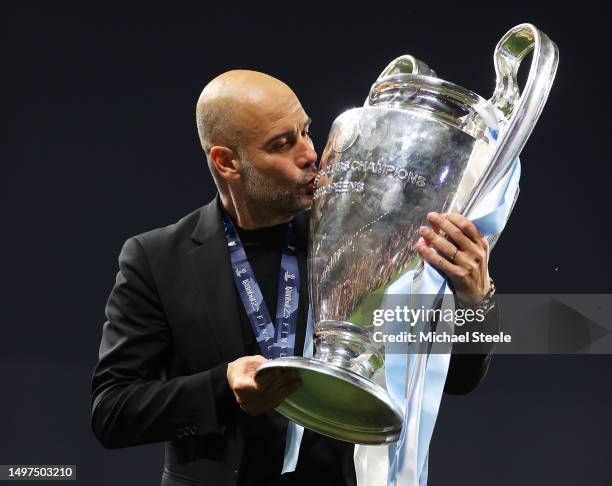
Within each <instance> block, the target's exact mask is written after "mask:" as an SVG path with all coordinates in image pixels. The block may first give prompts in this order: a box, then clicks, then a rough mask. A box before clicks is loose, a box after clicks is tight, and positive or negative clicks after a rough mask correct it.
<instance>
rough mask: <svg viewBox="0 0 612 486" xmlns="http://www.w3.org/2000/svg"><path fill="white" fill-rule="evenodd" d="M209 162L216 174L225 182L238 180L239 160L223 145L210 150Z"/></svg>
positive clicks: (234, 153) (232, 151)
mask: <svg viewBox="0 0 612 486" xmlns="http://www.w3.org/2000/svg"><path fill="white" fill-rule="evenodd" d="M209 157H210V161H211V163H212V165H213V167H214V168H215V170H216V171H217V173H218V174H219V175H220V176H221V177H223V178H224V179H225V180H227V181H230V182H231V181H236V180H238V179H240V158H239V157H238V154H236V152H235V151H234V150H232V149H231V148H229V147H224V146H223V145H215V146H214V147H213V148H211V149H210V155H209Z"/></svg>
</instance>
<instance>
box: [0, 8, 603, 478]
mask: <svg viewBox="0 0 612 486" xmlns="http://www.w3.org/2000/svg"><path fill="white" fill-rule="evenodd" d="M225 3H227V5H228V7H227V8H220V7H215V8H213V7H210V6H201V7H200V8H199V9H193V8H187V7H186V6H185V5H186V4H184V3H176V4H174V6H172V7H171V6H170V4H167V6H166V7H165V8H160V9H153V8H151V7H150V6H147V8H146V9H145V8H144V7H142V6H141V7H140V8H136V7H134V8H132V9H129V10H127V9H126V7H122V8H121V9H110V8H104V9H103V8H98V9H96V8H92V7H81V8H78V9H68V8H64V9H62V10H58V9H57V7H46V8H42V7H36V6H32V4H29V6H24V7H21V8H17V7H12V8H6V7H5V9H4V12H3V14H2V29H1V36H2V37H1V39H0V40H1V44H2V47H1V48H2V52H3V54H2V79H3V90H2V108H3V109H2V112H3V117H2V118H3V122H4V123H5V124H6V127H5V129H4V130H3V134H4V135H5V137H3V138H5V143H3V148H2V154H3V156H2V169H3V176H2V205H1V207H2V238H1V241H2V243H1V244H2V254H3V256H4V263H3V268H4V271H3V278H2V279H1V281H2V294H1V295H2V296H3V300H4V302H3V305H2V321H1V324H2V327H1V329H2V337H1V338H0V378H1V382H0V383H1V384H2V391H1V392H0V396H1V397H2V400H0V463H1V464H11V463H20V464H23V463H25V464H51V463H63V464H77V471H78V472H77V474H78V478H79V481H78V482H79V484H84V485H85V484H86V485H91V486H95V485H106V484H113V485H134V484H138V485H141V484H159V481H160V474H161V468H162V460H163V448H162V446H161V445H159V444H156V445H152V446H145V447H137V448H131V449H125V450H117V451H107V450H105V449H103V448H102V447H101V446H100V445H99V444H98V443H97V442H96V440H95V438H94V437H93V434H92V432H91V430H90V426H89V415H88V414H89V380H90V377H91V371H92V368H93V366H94V364H95V361H96V357H97V350H98V345H99V339H100V332H101V326H102V323H103V321H104V314H103V311H104V305H105V303H106V299H107V297H108V294H109V292H110V290H111V287H112V285H113V283H114V279H115V274H116V272H117V256H118V254H119V250H120V248H121V246H122V244H123V242H124V241H125V240H126V239H127V238H128V237H129V236H132V235H135V234H138V233H141V232H143V231H146V230H149V229H152V228H155V227H159V226H163V225H166V224H170V223H172V222H174V221H176V220H177V219H179V218H180V217H181V216H182V215H184V214H186V213H188V212H190V211H191V210H193V209H195V208H197V207H199V206H201V205H203V204H204V203H206V202H208V201H209V200H210V199H211V198H212V196H213V194H214V189H213V185H212V182H211V178H210V176H209V174H208V171H207V169H206V166H205V162H204V156H203V154H202V152H201V149H200V146H199V143H198V139H197V131H196V127H195V121H194V118H195V115H194V108H195V102H196V100H197V97H198V95H199V93H200V91H201V89H202V87H203V86H204V84H206V83H207V82H208V81H209V80H210V79H211V78H212V77H214V76H215V75H217V74H219V73H221V72H223V71H225V70H228V69H231V68H249V69H255V70H260V71H264V72H266V73H269V74H271V75H274V76H276V77H278V78H280V79H282V80H284V81H285V82H287V83H288V84H289V85H290V86H291V87H292V88H293V89H294V90H295V92H296V93H297V95H298V96H299V97H300V99H301V101H302V104H303V106H304V107H305V109H306V110H307V112H308V114H309V115H310V116H311V117H312V118H313V120H314V123H313V127H312V131H313V134H314V136H313V138H314V140H315V144H316V147H317V149H318V151H319V153H320V151H321V149H322V146H323V144H324V142H325V138H326V136H327V131H328V129H329V127H330V125H331V122H332V121H333V119H334V118H335V117H336V116H337V115H338V114H339V113H341V112H342V111H344V110H345V109H347V108H349V107H353V106H357V105H360V104H361V103H362V102H363V100H364V98H365V96H366V95H367V92H368V89H369V87H370V85H371V84H372V82H373V81H374V80H375V78H376V77H377V76H378V74H379V72H380V71H381V69H382V68H383V67H384V66H385V65H386V64H387V63H388V62H389V61H390V60H391V59H393V58H394V57H396V56H398V55H400V54H406V53H410V54H413V55H415V56H416V57H418V58H420V59H422V60H424V61H425V62H427V63H428V64H429V65H430V66H431V67H432V68H434V69H435V70H436V71H437V73H438V75H439V76H440V77H442V78H445V79H448V80H451V81H454V82H456V83H457V84H460V85H462V86H465V87H468V88H470V89H472V90H474V91H476V92H477V93H479V94H481V95H482V96H484V97H489V96H490V94H491V93H492V89H493V82H494V72H493V65H492V57H491V56H492V52H493V48H494V46H495V44H496V43H497V41H498V40H499V38H500V37H501V36H502V35H503V34H504V33H505V32H506V31H507V30H508V29H509V28H510V27H512V26H513V25H516V24H519V23H522V22H525V21H529V22H532V23H534V24H535V25H537V26H538V27H539V28H540V29H542V30H543V31H544V32H546V33H547V34H548V35H549V36H550V37H551V38H552V39H553V40H554V41H556V42H557V44H558V46H559V49H560V53H561V55H560V65H559V71H558V74H557V78H556V81H555V85H554V87H553V89H552V92H551V95H550V98H549V100H548V104H547V106H546V108H545V110H544V112H543V114H542V116H541V118H540V121H539V124H538V126H537V127H536V129H535V130H534V132H533V134H532V137H531V139H530V140H529V142H528V143H527V145H526V147H525V149H524V151H523V153H522V155H521V158H522V161H523V176H522V179H521V195H520V197H519V199H518V203H517V206H516V208H515V210H514V213H513V216H512V218H511V219H510V222H509V224H508V226H507V227H506V230H505V233H504V235H503V237H502V238H501V240H500V242H499V243H498V245H497V247H496V248H495V251H494V252H493V256H492V262H491V272H492V275H493V276H494V277H495V279H496V282H497V285H498V288H499V289H500V291H504V292H557V293H577V292H580V293H583V292H584V293H586V292H594V293H609V292H610V291H611V290H612V289H611V287H612V281H611V278H610V270H611V265H610V263H609V259H610V256H611V249H610V244H609V241H610V240H609V239H608V237H607V235H609V230H608V226H609V225H610V218H609V211H608V209H609V196H610V194H609V187H610V175H611V168H610V161H609V156H608V151H607V150H605V147H607V144H608V143H609V127H610V124H609V119H608V117H609V107H608V103H609V101H608V98H609V97H608V96H607V93H608V92H609V89H608V86H607V80H608V79H609V78H607V77H606V76H605V73H604V72H602V70H605V66H606V64H607V63H608V60H609V47H608V43H607V42H604V40H605V36H606V35H607V34H608V32H609V24H608V22H607V20H606V19H605V18H603V17H602V16H601V15H599V14H597V13H595V12H589V11H587V10H580V11H572V10H559V9H558V8H556V7H555V8H554V11H553V10H550V11H549V10H539V9H526V8H525V9H515V10H506V9H484V8H478V9H472V8H454V9H443V7H442V5H438V4H431V3H430V4H429V5H428V8H426V9H422V10H414V9H406V8H401V7H399V6H394V5H392V4H390V3H388V2H387V3H385V2H378V3H371V4H370V5H369V8H368V10H364V11H362V12H357V11H356V10H353V9H352V8H351V9H348V8H347V10H342V9H341V8H340V7H334V6H333V5H332V3H331V2H328V4H327V6H326V7H324V8H319V7H316V6H314V5H309V4H306V3H295V4H294V3H291V4H288V3H285V4H284V5H280V6H279V7H277V8H272V7H265V6H263V5H262V6H259V7H256V8H255V7H252V8H250V9H243V8H238V7H236V6H233V4H232V3H231V2H225ZM334 9H335V10H334ZM611 364H612V359H611V358H610V357H608V356H599V357H597V356H583V357H578V356H560V357H552V356H531V357H526V356H517V357H509V356H498V357H496V358H495V360H494V362H493V365H492V367H491V370H490V373H489V376H488V378H487V380H486V381H485V382H484V383H483V384H482V385H481V386H480V388H479V389H478V390H476V391H475V392H474V393H472V394H471V395H468V396H464V397H450V396H447V397H445V398H444V399H443V403H442V407H441V412H440V416H439V419H438V424H437V428H436V431H435V433H434V438H433V442H432V446H431V451H430V486H436V485H447V484H461V485H462V484H470V485H489V484H496V485H516V484H522V485H536V484H537V485H539V484H556V485H559V486H561V485H576V484H588V485H591V486H596V485H609V484H611V483H612V472H611V466H610V459H611V452H612V447H611V446H610V434H611V432H612V427H611V426H612V420H611V419H610V409H611V408H612V391H611V390H612V387H610V365H611Z"/></svg>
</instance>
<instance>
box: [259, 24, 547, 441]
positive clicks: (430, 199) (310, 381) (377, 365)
mask: <svg viewBox="0 0 612 486" xmlns="http://www.w3.org/2000/svg"><path fill="white" fill-rule="evenodd" d="M531 51H533V57H532V61H531V68H530V72H529V77H528V79H527V83H526V86H525V89H524V91H523V93H522V95H521V94H520V93H519V87H518V82H517V71H518V68H519V65H520V64H521V60H522V59H523V58H524V57H525V56H526V55H527V54H529V53H530V52H531ZM494 62H495V72H496V75H497V84H496V88H495V92H494V94H493V97H492V98H491V99H490V100H485V99H484V98H481V97H480V96H478V95H477V94H475V93H473V92H471V91H469V90H467V89H465V88H462V87H460V86H457V85H455V84H453V83H449V82H448V81H444V80H442V79H439V78H437V77H436V75H435V73H434V72H433V71H432V70H431V69H429V67H428V66H427V65H425V64H424V63H422V62H420V61H418V60H416V59H415V58H413V57H411V56H401V57H399V58H397V59H395V60H394V61H392V62H391V63H390V64H389V65H388V66H387V67H386V68H385V69H384V70H383V72H382V74H381V75H380V76H379V78H378V79H377V80H376V82H375V83H374V85H373V86H372V88H371V90H370V93H369V96H368V98H367V100H366V102H365V104H364V106H363V107H362V108H356V109H352V110H349V111H347V112H345V113H343V114H341V115H340V116H339V117H338V118H337V119H336V120H335V121H334V123H333V125H332V128H331V133H330V135H329V139H328V142H327V144H326V146H325V149H324V152H323V155H322V159H321V166H320V168H319V173H318V176H317V181H316V191H315V195H314V202H313V206H312V214H311V231H310V246H309V257H308V271H309V282H310V298H311V305H312V311H313V317H314V331H315V336H314V338H315V341H314V344H315V354H314V357H313V358H304V357H289V358H279V359H275V360H272V361H269V362H267V363H265V364H264V365H263V366H262V367H261V368H260V369H259V370H258V373H265V370H268V369H271V368H292V369H295V370H297V371H298V372H299V375H300V378H301V380H302V386H301V387H300V388H299V389H298V390H297V391H296V392H295V393H293V394H292V395H291V396H289V397H288V398H287V399H286V400H285V401H284V402H283V403H282V404H281V405H280V406H279V407H278V408H277V411H278V412H280V413H281V414H283V415H285V416H286V417H288V418H289V419H291V420H293V421H295V422H297V423H298V424H300V425H303V426H305V427H307V428H309V429H312V430H314V431H316V432H319V433H321V434H324V435H327V436H330V437H333V438H336V439H341V440H345V441H348V442H353V443H358V444H384V443H388V442H393V441H395V440H397V439H398V437H399V434H400V431H401V428H402V417H403V414H402V411H401V409H400V407H399V406H398V405H397V404H396V403H394V401H393V400H392V399H391V397H390V396H389V394H388V393H387V391H386V390H385V388H384V387H383V386H381V385H379V384H377V383H375V382H374V381H372V380H371V378H372V376H373V374H374V373H375V372H376V371H380V370H381V368H382V367H383V366H384V348H383V347H382V345H381V344H379V343H376V342H375V341H374V339H373V338H372V335H373V326H372V323H371V322H368V319H367V318H365V317H364V316H366V315H367V313H366V312H364V309H363V307H364V303H365V302H366V300H367V299H369V298H372V297H373V296H374V297H375V296H378V295H382V294H383V293H384V291H385V289H386V288H387V287H388V286H389V285H390V284H392V283H393V282H394V281H395V280H397V278H398V277H399V276H401V275H402V274H404V273H405V272H406V271H408V270H411V269H415V268H417V267H418V266H419V265H420V264H421V263H422V262H421V260H420V259H419V257H418V254H417V253H416V252H415V251H414V249H413V245H414V244H415V243H416V241H417V239H418V238H419V235H418V228H419V226H421V225H424V224H426V214H427V213H428V212H430V211H437V212H449V211H459V212H461V213H462V214H465V215H468V216H469V212H470V210H471V209H472V208H473V207H474V206H475V205H476V204H477V203H478V201H479V199H480V197H482V196H483V194H486V193H487V192H488V191H489V190H490V189H491V188H493V187H494V186H495V184H496V183H497V182H498V181H499V180H500V179H501V178H502V177H503V176H504V175H505V174H506V173H507V171H508V170H509V168H510V167H511V165H512V162H513V161H514V160H515V159H516V157H517V156H518V155H519V153H520V151H521V149H522V148H523V146H524V145H525V142H526V141H527V138H528V137H529V135H530V133H531V130H532V129H533V127H534V126H535V124H536V121H537V119H538V117H539V116H540V113H541V111H542V108H543V106H544V103H545V102H546V99H547V97H548V93H549V91H550V88H551V86H552V82H553V79H554V76H555V72H556V68H557V62H558V51H557V47H556V45H555V44H554V43H553V42H552V41H551V40H550V39H549V38H548V37H547V36H546V35H545V34H544V33H542V32H541V31H539V30H538V29H537V28H535V27H534V26H533V25H530V24H522V25H518V26H516V27H514V28H513V29H511V30H510V31H509V32H508V33H506V34H505V35H504V36H503V38H502V39H501V40H500V41H499V43H498V44H497V47H496V48H495V53H494ZM500 120H501V122H500ZM495 133H499V135H498V137H497V140H494V135H492V134H495Z"/></svg>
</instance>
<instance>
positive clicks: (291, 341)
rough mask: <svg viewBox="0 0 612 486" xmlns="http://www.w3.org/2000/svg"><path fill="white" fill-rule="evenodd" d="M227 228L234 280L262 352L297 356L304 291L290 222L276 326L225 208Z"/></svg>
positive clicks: (225, 224)
mask: <svg viewBox="0 0 612 486" xmlns="http://www.w3.org/2000/svg"><path fill="white" fill-rule="evenodd" d="M223 229H224V231H225V238H226V240H227V246H228V249H229V253H230V260H231V262H232V270H233V272H232V273H233V275H234V284H235V285H236V289H237V290H238V294H239V295H240V299H241V300H242V304H243V305H244V310H245V311H246V313H247V316H248V318H249V322H250V323H251V328H252V329H253V334H255V338H256V339H257V344H258V346H259V349H260V350H261V354H262V355H263V356H265V357H266V358H268V359H274V358H281V357H284V356H293V354H294V350H295V330H296V327H297V313H298V312H297V311H298V303H299V302H298V301H299V295H300V272H299V268H298V261H297V257H296V255H295V247H294V246H292V245H291V244H290V243H291V242H290V239H292V235H293V231H292V228H291V225H289V230H288V235H287V238H286V240H285V241H286V244H285V247H284V249H283V254H282V258H281V266H280V274H279V277H278V278H279V280H278V299H277V302H276V327H275V326H274V325H273V324H272V318H271V317H270V313H269V312H268V308H267V306H266V303H265V302H264V299H263V295H262V294H261V289H260V288H259V284H258V283H257V280H256V279H255V274H254V273H253V269H252V268H251V265H250V264H249V261H248V259H247V256H246V253H245V251H244V246H243V245H242V242H241V241H240V237H239V236H238V233H237V232H236V228H235V226H234V223H233V222H232V220H231V218H230V217H229V216H228V215H227V214H226V213H225V211H223Z"/></svg>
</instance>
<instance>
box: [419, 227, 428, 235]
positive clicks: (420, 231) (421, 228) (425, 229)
mask: <svg viewBox="0 0 612 486" xmlns="http://www.w3.org/2000/svg"><path fill="white" fill-rule="evenodd" d="M427 230H429V228H428V227H427V226H421V227H420V228H419V233H420V234H422V235H424V234H426V233H427Z"/></svg>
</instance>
